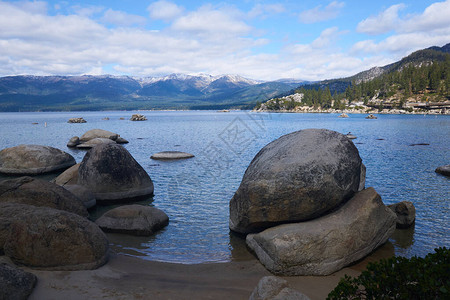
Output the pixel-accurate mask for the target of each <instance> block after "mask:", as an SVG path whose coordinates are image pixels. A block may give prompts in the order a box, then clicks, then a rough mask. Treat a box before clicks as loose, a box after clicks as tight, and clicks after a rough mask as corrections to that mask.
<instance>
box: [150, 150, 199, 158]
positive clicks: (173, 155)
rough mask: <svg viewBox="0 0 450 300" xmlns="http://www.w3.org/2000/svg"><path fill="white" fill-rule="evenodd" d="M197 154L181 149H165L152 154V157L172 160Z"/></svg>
mask: <svg viewBox="0 0 450 300" xmlns="http://www.w3.org/2000/svg"><path fill="white" fill-rule="evenodd" d="M194 156H195V155H193V154H190V153H186V152H181V151H163V152H158V153H155V154H153V155H152V156H150V158H151V159H160V160H171V159H186V158H192V157H194Z"/></svg>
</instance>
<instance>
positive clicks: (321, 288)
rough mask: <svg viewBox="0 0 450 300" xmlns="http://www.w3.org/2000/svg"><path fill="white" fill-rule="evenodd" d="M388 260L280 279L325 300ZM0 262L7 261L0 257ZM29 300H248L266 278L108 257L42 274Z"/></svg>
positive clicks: (251, 272)
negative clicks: (344, 281) (348, 279)
mask: <svg viewBox="0 0 450 300" xmlns="http://www.w3.org/2000/svg"><path fill="white" fill-rule="evenodd" d="M391 255H393V245H392V244H391V243H389V242H388V243H386V244H384V245H383V246H381V247H380V248H378V249H377V250H375V251H374V252H373V253H372V254H370V255H369V256H367V257H366V258H364V259H363V260H361V261H359V262H357V263H356V264H354V265H351V266H349V267H346V268H344V269H342V270H340V271H338V272H336V273H333V274H331V275H328V276H294V277H282V276H280V277H281V278H284V279H286V280H287V281H288V282H289V285H290V287H291V288H293V289H296V290H298V291H300V292H302V293H303V294H305V295H307V296H308V297H310V299H311V300H314V299H325V298H326V296H327V295H328V293H329V292H330V291H331V290H333V289H334V288H335V286H336V285H337V284H338V282H339V280H340V278H342V277H343V276H344V275H345V274H347V275H350V276H353V277H355V276H358V275H359V274H360V272H361V271H362V270H363V269H364V268H365V267H366V265H367V263H368V262H371V261H376V260H379V259H380V258H387V257H390V256H391ZM0 261H8V259H7V258H6V257H4V256H3V257H0ZM21 268H22V269H24V270H25V271H28V272H31V273H33V274H35V275H36V276H37V277H38V281H37V284H36V287H35V289H34V290H33V293H32V294H31V295H30V297H29V300H38V299H47V300H52V299H55V300H56V299H64V300H72V299H74V300H78V299H189V300H191V299H215V300H219V299H248V298H249V297H250V295H251V293H252V291H253V289H254V288H255V287H256V285H257V284H258V282H259V280H260V279H261V278H262V277H264V276H269V275H272V274H271V273H270V272H269V271H267V270H266V269H265V268H264V266H263V265H262V264H261V263H260V262H259V261H258V260H257V259H256V258H255V257H253V256H252V257H251V258H249V259H246V260H241V261H231V262H225V263H202V264H177V263H166V262H158V261H148V260H143V259H140V258H137V257H131V256H127V255H122V254H114V253H112V254H111V256H110V259H109V261H108V262H107V263H106V264H105V265H103V266H102V267H100V268H98V269H96V270H83V271H42V270H35V269H30V268H26V267H21Z"/></svg>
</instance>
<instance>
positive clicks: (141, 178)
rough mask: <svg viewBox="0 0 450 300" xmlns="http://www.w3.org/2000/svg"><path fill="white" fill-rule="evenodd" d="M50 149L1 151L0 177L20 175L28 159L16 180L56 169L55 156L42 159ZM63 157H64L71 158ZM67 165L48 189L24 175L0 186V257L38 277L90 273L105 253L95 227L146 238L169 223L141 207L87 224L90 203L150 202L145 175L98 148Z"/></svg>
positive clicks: (111, 149)
mask: <svg viewBox="0 0 450 300" xmlns="http://www.w3.org/2000/svg"><path fill="white" fill-rule="evenodd" d="M24 149H28V151H25V150H24ZM39 149H40V151H42V153H39V151H38V150H39ZM53 149H54V148H51V147H44V146H40V147H38V146H35V145H31V146H30V145H23V147H20V148H19V149H18V151H15V150H17V147H12V148H7V149H4V150H2V151H1V153H0V166H2V168H0V171H1V172H3V173H5V172H4V171H6V173H7V174H19V172H17V170H16V169H17V166H18V165H20V163H22V162H25V161H27V160H28V161H30V163H29V164H28V165H27V167H28V169H25V168H24V167H23V166H22V168H20V174H22V173H23V174H29V170H32V171H33V174H38V173H36V170H37V169H39V170H40V173H39V174H42V173H45V172H49V171H50V170H54V169H55V165H56V166H60V165H61V162H60V160H59V159H56V158H58V156H57V155H55V157H56V158H55V159H54V160H50V159H48V152H50V153H53V152H52V151H54V150H53ZM60 152H63V151H61V150H58V151H57V152H55V153H60ZM63 153H64V155H63V157H64V156H65V155H68V156H70V154H67V153H65V152H63ZM74 163H75V160H74V159H73V157H72V160H71V164H67V165H66V168H67V166H69V165H72V167H70V168H69V169H67V170H66V171H65V172H63V173H62V174H61V175H60V176H58V177H57V178H56V179H55V180H54V182H48V181H45V180H42V179H37V178H32V177H27V176H25V177H18V178H14V179H8V180H4V181H1V182H0V253H3V254H4V255H6V256H7V257H9V258H10V259H11V260H12V262H14V263H16V264H19V265H24V266H28V267H31V268H38V269H45V270H82V269H95V268H98V267H99V266H101V265H103V264H104V263H106V261H107V259H108V253H109V243H108V240H107V237H106V235H105V234H104V232H103V230H102V229H101V228H104V230H105V231H113V232H121V233H128V234H135V235H151V234H153V233H154V232H156V231H157V230H159V229H161V228H163V227H164V226H166V225H167V224H168V220H169V219H168V217H167V215H166V214H165V213H164V212H162V211H161V210H159V209H157V208H155V207H148V206H143V205H124V206H121V207H117V208H115V209H113V210H110V211H109V212H107V213H106V214H105V215H104V216H102V217H101V218H99V219H98V220H97V221H96V222H97V223H95V222H92V221H91V220H89V219H88V218H89V213H88V210H87V209H88V208H90V207H92V206H93V205H96V203H122V202H128V201H134V200H136V199H142V198H144V197H145V198H148V197H150V196H152V195H153V182H152V180H151V178H150V176H149V175H148V174H147V173H146V172H145V170H144V169H143V168H142V166H140V165H139V164H138V163H137V161H136V160H135V159H134V158H133V157H132V156H131V154H130V153H129V152H128V151H127V150H126V149H125V148H124V147H122V146H121V145H118V144H116V143H114V144H100V145H98V146H96V147H93V148H92V149H91V150H90V151H89V152H87V154H86V155H85V157H84V158H83V160H82V162H81V163H79V164H74ZM12 166H14V168H12ZM1 276H2V269H1V267H0V277H1ZM2 283H3V282H0V284H2Z"/></svg>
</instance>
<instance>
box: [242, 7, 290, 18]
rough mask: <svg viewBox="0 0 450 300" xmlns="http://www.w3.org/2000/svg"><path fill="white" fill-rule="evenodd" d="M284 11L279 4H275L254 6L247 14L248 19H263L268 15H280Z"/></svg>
mask: <svg viewBox="0 0 450 300" xmlns="http://www.w3.org/2000/svg"><path fill="white" fill-rule="evenodd" d="M285 11H286V8H285V7H284V5H283V4H281V3H275V4H259V3H258V4H256V5H255V6H254V7H253V8H252V10H251V11H250V12H249V13H248V16H249V17H250V18H256V17H261V18H263V19H265V18H267V17H269V16H270V15H275V14H281V13H284V12H285Z"/></svg>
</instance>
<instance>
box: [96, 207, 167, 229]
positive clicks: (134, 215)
mask: <svg viewBox="0 0 450 300" xmlns="http://www.w3.org/2000/svg"><path fill="white" fill-rule="evenodd" d="M95 223H97V225H98V226H100V228H101V229H103V230H104V231H106V232H117V233H126V234H131V235H141V236H148V235H152V234H153V233H155V232H156V231H158V230H160V229H161V228H163V227H165V226H167V224H168V223H169V217H168V216H167V215H166V214H165V213H164V212H163V211H162V210H160V209H157V208H156V207H151V206H143V205H138V204H133V205H124V206H119V207H116V208H114V209H112V210H110V211H108V212H106V213H105V214H104V215H103V216H101V217H100V218H99V219H97V221H96V222H95Z"/></svg>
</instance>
